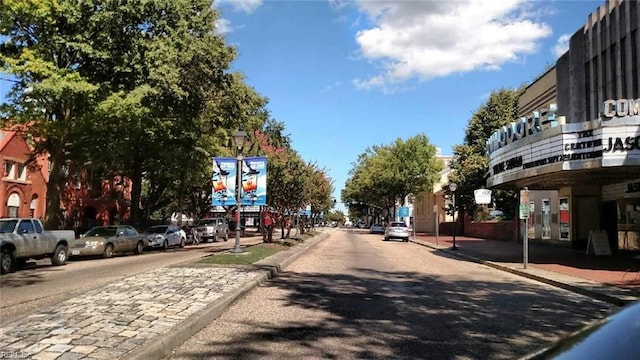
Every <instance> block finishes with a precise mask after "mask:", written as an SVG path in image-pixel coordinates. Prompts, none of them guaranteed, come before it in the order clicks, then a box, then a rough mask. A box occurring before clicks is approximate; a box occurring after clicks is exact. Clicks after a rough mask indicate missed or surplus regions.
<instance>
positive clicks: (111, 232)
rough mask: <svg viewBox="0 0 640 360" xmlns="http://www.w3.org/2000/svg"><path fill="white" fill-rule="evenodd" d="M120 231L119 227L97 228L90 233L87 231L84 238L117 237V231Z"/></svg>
mask: <svg viewBox="0 0 640 360" xmlns="http://www.w3.org/2000/svg"><path fill="white" fill-rule="evenodd" d="M117 230H118V228H117V227H115V226H108V227H95V228H93V229H91V230H89V231H87V232H86V233H85V234H84V237H91V236H103V237H109V236H116V231H117Z"/></svg>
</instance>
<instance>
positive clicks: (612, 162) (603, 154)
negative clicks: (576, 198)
mask: <svg viewBox="0 0 640 360" xmlns="http://www.w3.org/2000/svg"><path fill="white" fill-rule="evenodd" d="M639 122H640V121H638V120H637V119H633V118H631V119H629V120H628V121H626V123H625V125H620V126H618V125H616V126H599V127H597V128H594V129H589V130H578V129H577V126H574V128H576V129H575V130H572V129H571V126H569V127H563V128H562V133H559V134H549V135H547V136H542V137H541V138H540V139H539V140H536V141H535V142H530V143H527V145H526V146H514V147H510V148H509V149H510V151H502V152H499V153H495V154H494V155H493V156H490V157H489V169H490V170H491V179H490V181H489V184H490V185H489V186H495V185H499V184H502V183H505V182H510V181H513V180H516V179H522V178H525V177H529V176H532V175H540V174H544V173H548V172H557V171H558V170H559V168H558V167H557V166H551V165H557V164H558V163H561V164H562V166H561V169H562V170H577V169H585V168H591V167H593V166H598V167H603V168H605V167H611V166H626V165H628V164H640V135H639V134H640V124H639ZM594 160H597V162H592V161H594ZM530 170H531V171H530Z"/></svg>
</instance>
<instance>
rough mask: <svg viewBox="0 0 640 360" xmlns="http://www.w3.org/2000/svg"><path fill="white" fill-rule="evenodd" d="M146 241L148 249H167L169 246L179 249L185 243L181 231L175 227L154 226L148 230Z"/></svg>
mask: <svg viewBox="0 0 640 360" xmlns="http://www.w3.org/2000/svg"><path fill="white" fill-rule="evenodd" d="M145 233H146V234H147V241H148V242H149V247H152V248H162V249H167V248H169V247H171V246H180V247H181V248H182V247H184V245H185V244H186V242H187V239H186V236H185V237H183V235H182V234H183V233H184V232H183V231H182V229H180V228H179V227H178V226H175V225H156V226H152V227H150V228H148V229H147V230H146V231H145Z"/></svg>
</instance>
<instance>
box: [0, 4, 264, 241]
mask: <svg viewBox="0 0 640 360" xmlns="http://www.w3.org/2000/svg"><path fill="white" fill-rule="evenodd" d="M1 6H2V17H1V18H0V35H4V36H7V37H8V38H9V41H7V42H5V43H4V44H2V45H1V47H0V56H1V57H0V62H1V64H2V71H3V72H5V73H8V74H12V75H14V76H15V77H16V78H17V79H18V82H17V83H16V84H15V86H14V87H13V90H12V92H11V93H10V100H11V102H10V103H9V104H5V105H4V106H3V108H2V110H3V115H4V116H5V117H7V118H10V119H11V121H12V122H15V123H22V124H29V127H30V132H31V134H32V135H33V139H34V141H35V145H36V150H37V152H38V153H48V154H49V156H50V163H51V167H50V170H51V172H50V177H49V182H48V187H47V215H46V224H47V226H49V227H51V228H56V227H57V226H58V225H59V222H60V221H59V220H60V194H61V193H62V187H63V185H64V182H65V180H66V179H65V170H66V169H68V167H69V165H70V164H73V163H76V164H80V165H85V164H89V166H91V167H94V168H97V169H101V171H104V173H105V174H106V175H108V174H109V173H112V174H118V175H124V176H127V177H129V178H131V179H132V180H133V189H132V203H131V206H132V209H131V210H132V211H131V215H132V218H133V219H132V220H133V222H134V223H136V222H137V221H138V215H139V214H138V211H137V208H138V204H139V203H140V202H144V203H145V210H146V211H153V210H154V209H157V208H158V207H161V206H167V205H169V204H172V203H174V204H173V205H172V206H174V207H175V208H177V209H181V208H182V207H183V206H184V204H185V203H186V202H185V201H186V199H185V198H183V195H182V194H184V193H185V192H188V191H191V190H190V189H193V188H194V187H198V186H199V185H200V184H199V183H200V182H202V181H203V179H204V178H205V176H204V175H205V174H206V173H210V164H209V163H210V159H211V156H212V154H220V153H225V152H228V151H229V150H228V149H229V146H228V145H227V144H228V143H229V139H230V134H231V132H232V130H231V129H236V128H244V129H248V130H251V129H259V128H261V126H262V124H263V123H264V122H265V121H266V119H267V117H268V114H267V112H266V110H265V109H264V107H265V105H266V103H267V100H266V98H263V97H261V96H260V95H258V94H257V93H256V92H255V90H253V89H252V88H251V87H249V86H247V85H246V84H245V83H244V80H243V77H242V75H240V74H238V73H230V72H229V66H230V63H231V61H233V60H234V58H235V50H234V49H233V48H232V47H229V46H227V45H225V42H224V38H223V37H221V36H220V35H218V34H217V32H216V20H217V12H216V11H215V10H214V9H212V8H211V2H210V1H203V0H197V1H190V0H176V1H170V0H148V1H144V2H128V3H126V2H125V3H123V2H119V1H91V0H84V1H67V0H60V1H54V0H40V1H37V0H27V1H25V0H5V1H3V3H2V5H1ZM53 29H55V31H53ZM194 159H195V161H194ZM184 164H189V165H190V167H191V168H190V169H188V170H190V173H189V174H188V175H187V176H184V173H186V172H187V171H185V168H184V166H183V165H184ZM143 179H144V182H145V189H146V190H147V192H146V193H144V194H143V192H142V189H143Z"/></svg>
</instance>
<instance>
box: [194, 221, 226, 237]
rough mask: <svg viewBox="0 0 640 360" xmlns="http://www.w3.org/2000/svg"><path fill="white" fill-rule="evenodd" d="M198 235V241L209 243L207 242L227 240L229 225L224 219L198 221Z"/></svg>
mask: <svg viewBox="0 0 640 360" xmlns="http://www.w3.org/2000/svg"><path fill="white" fill-rule="evenodd" d="M197 226H198V235H199V236H200V241H202V242H209V240H213V241H218V239H223V240H224V241H227V240H229V223H228V222H227V219H224V218H209V219H200V220H198V225H197Z"/></svg>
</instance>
